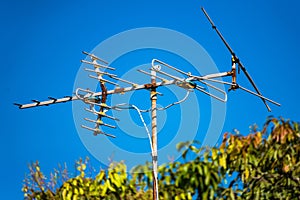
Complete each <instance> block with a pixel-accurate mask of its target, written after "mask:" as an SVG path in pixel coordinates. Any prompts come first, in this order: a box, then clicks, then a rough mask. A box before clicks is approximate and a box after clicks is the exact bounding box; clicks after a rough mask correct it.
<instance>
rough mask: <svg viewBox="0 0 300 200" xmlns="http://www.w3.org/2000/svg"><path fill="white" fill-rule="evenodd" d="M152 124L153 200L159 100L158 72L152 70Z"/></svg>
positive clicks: (155, 182)
mask: <svg viewBox="0 0 300 200" xmlns="http://www.w3.org/2000/svg"><path fill="white" fill-rule="evenodd" d="M151 75H152V76H151V84H152V88H151V93H150V98H151V126H152V150H153V152H152V153H153V154H152V165H153V169H152V170H153V171H152V174H153V200H157V199H158V196H157V195H158V191H157V190H158V182H157V118H156V101H157V94H156V78H155V75H156V72H155V71H154V70H151Z"/></svg>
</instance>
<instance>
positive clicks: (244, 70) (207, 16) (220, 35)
mask: <svg viewBox="0 0 300 200" xmlns="http://www.w3.org/2000/svg"><path fill="white" fill-rule="evenodd" d="M201 10H202V11H203V13H204V15H205V16H206V18H207V19H208V21H209V22H210V24H211V26H212V28H213V29H214V30H215V31H216V33H217V34H218V36H219V37H220V38H221V40H222V41H223V43H224V44H225V46H226V47H227V49H228V50H229V52H230V54H231V56H232V58H231V60H232V71H231V75H232V85H231V87H230V90H235V89H238V88H240V89H243V90H244V91H246V92H248V93H250V94H253V95H256V96H258V97H260V98H261V99H262V101H263V103H264V104H265V105H266V107H267V109H268V111H269V112H270V111H271V108H270V107H269V105H268V104H267V102H266V100H267V99H266V98H265V97H264V96H263V95H262V94H261V92H260V91H259V89H258V87H257V86H256V85H255V83H254V81H253V79H252V78H251V76H250V74H249V73H248V72H247V70H246V68H245V67H244V65H243V64H242V62H241V61H240V59H239V58H238V57H237V55H236V54H235V52H234V51H233V49H232V48H231V47H230V45H229V44H228V43H227V42H226V40H225V38H224V37H223V35H222V34H221V32H220V31H219V30H218V29H217V27H216V25H215V24H214V23H213V21H212V19H211V18H210V17H209V15H208V13H207V12H206V11H205V9H204V8H203V7H202V8H201ZM236 64H237V65H238V68H239V69H242V71H243V72H244V74H245V75H246V77H247V79H248V80H249V82H250V83H251V85H252V86H253V88H254V89H255V91H256V93H254V92H252V91H250V90H248V89H245V88H243V87H241V86H238V85H237V84H235V81H236V68H235V65H236ZM270 102H271V103H274V104H275V105H277V106H280V104H279V103H277V102H274V101H270Z"/></svg>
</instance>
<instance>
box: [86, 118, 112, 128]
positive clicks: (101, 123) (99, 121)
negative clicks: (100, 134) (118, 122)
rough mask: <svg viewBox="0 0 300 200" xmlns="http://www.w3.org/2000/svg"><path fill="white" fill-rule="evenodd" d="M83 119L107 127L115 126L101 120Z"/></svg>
mask: <svg viewBox="0 0 300 200" xmlns="http://www.w3.org/2000/svg"><path fill="white" fill-rule="evenodd" d="M84 120H86V121H88V122H92V123H96V124H99V125H100V126H107V127H110V128H117V127H116V126H113V125H110V124H106V123H104V122H103V121H101V120H92V119H89V118H84Z"/></svg>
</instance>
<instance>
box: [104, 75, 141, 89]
mask: <svg viewBox="0 0 300 200" xmlns="http://www.w3.org/2000/svg"><path fill="white" fill-rule="evenodd" d="M110 78H112V79H116V80H118V81H121V82H124V83H127V84H130V85H132V86H133V87H135V86H137V85H138V84H136V83H133V82H130V81H127V80H124V79H121V78H118V77H115V76H111V77H110Z"/></svg>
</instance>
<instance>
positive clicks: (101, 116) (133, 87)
mask: <svg viewBox="0 0 300 200" xmlns="http://www.w3.org/2000/svg"><path fill="white" fill-rule="evenodd" d="M201 9H202V11H203V13H204V14H205V16H206V17H207V19H208V20H209V22H210V23H211V25H212V27H213V29H214V30H215V31H216V32H217V34H218V35H219V37H220V38H221V40H222V41H223V42H224V44H225V46H226V47H227V49H228V50H229V51H230V53H231V57H232V66H231V70H230V71H227V72H220V73H214V74H207V75H204V76H201V75H194V74H192V73H190V72H185V71H182V70H181V69H178V68H176V67H174V66H171V65H169V64H167V63H166V62H163V61H161V60H158V59H153V60H152V63H151V68H150V72H149V71H144V70H138V71H139V72H140V73H142V74H145V75H147V76H150V82H148V83H144V84H136V83H134V82H131V81H128V80H125V79H122V78H119V77H118V76H117V75H116V74H113V73H111V72H106V71H105V70H111V71H113V70H115V68H113V67H111V66H109V63H108V62H107V61H105V60H103V59H101V58H99V57H98V56H96V55H94V54H92V53H88V52H85V51H83V52H82V53H83V54H85V55H86V56H87V57H88V58H89V60H81V62H82V63H85V64H88V65H89V66H93V68H84V70H85V71H87V72H90V73H93V74H94V75H92V74H89V77H90V78H93V79H96V80H97V81H98V82H99V85H100V89H101V91H91V90H90V89H83V88H77V89H76V90H75V95H73V96H65V97H62V98H54V97H50V96H49V97H48V100H45V101H38V100H32V103H28V104H19V103H14V104H15V105H16V106H18V107H19V108H20V109H26V108H33V107H40V106H49V105H52V104H58V103H65V102H69V101H75V100H81V101H82V102H84V103H85V104H87V106H88V107H86V108H85V110H86V111H87V112H90V113H92V114H94V115H95V116H96V118H95V119H89V118H84V119H85V121H87V122H89V123H94V127H90V126H87V125H83V124H82V125H81V127H82V128H84V129H87V130H90V131H92V132H93V134H94V135H98V134H102V135H105V136H108V137H112V138H115V135H113V134H110V133H106V132H104V131H103V130H102V128H101V127H103V126H105V127H109V128H113V129H114V128H116V126H114V125H111V124H109V122H104V121H106V120H107V121H109V120H113V121H119V119H118V118H115V117H114V116H111V115H108V114H106V112H107V111H108V110H111V109H114V110H123V109H135V110H137V111H138V114H139V116H140V118H141V120H142V122H143V124H144V126H145V129H146V131H147V133H148V137H149V141H150V147H151V153H152V165H153V169H152V170H153V177H154V178H153V199H154V200H156V199H158V182H157V157H158V155H157V128H156V127H157V117H156V116H157V111H160V110H165V109H168V108H170V107H171V106H174V105H177V104H180V103H182V102H184V101H185V100H186V99H187V98H188V96H189V94H190V92H193V91H195V90H197V91H200V92H202V93H204V94H206V95H208V96H210V97H212V98H214V99H216V100H218V101H221V102H227V93H226V91H223V90H222V89H220V88H219V87H216V86H215V84H225V85H228V86H229V89H228V91H230V90H233V91H234V90H236V89H242V90H244V91H246V92H248V93H250V94H252V95H255V96H257V97H259V98H261V99H262V101H263V103H264V104H265V105H266V107H267V109H268V111H271V109H270V107H269V106H268V104H267V102H270V103H272V104H275V105H277V106H280V104H279V103H277V102H275V101H273V100H271V99H269V98H266V97H264V96H262V94H261V93H260V91H259V90H258V88H257V86H256V85H255V83H254V81H253V79H252V78H251V76H250V74H249V73H248V72H247V70H246V68H245V67H244V65H243V64H242V63H241V61H240V59H239V58H238V57H237V56H236V54H235V53H234V51H233V50H232V49H231V47H230V46H229V44H228V43H227V42H226V40H225V39H224V37H223V36H222V34H221V33H220V31H219V30H218V29H217V28H216V26H215V24H214V23H213V22H212V20H211V18H210V17H209V15H208V14H207V12H206V11H205V9H204V8H201ZM237 67H238V72H239V71H240V69H241V70H242V71H243V72H244V74H245V75H246V77H247V79H248V80H249V82H250V83H251V84H252V86H253V87H254V89H255V91H256V92H253V91H251V90H249V89H247V88H245V87H242V86H241V85H239V84H238V83H237V73H236V68H237ZM165 69H169V71H173V72H176V75H174V74H172V73H168V72H166V71H165ZM158 74H159V75H158ZM178 74H180V75H181V76H178ZM225 77H231V82H226V81H223V80H220V78H225ZM116 81H117V82H116ZM210 82H213V83H215V84H214V85H213V84H211V83H210ZM121 83H122V84H125V85H127V87H125V86H121V85H120V84H121ZM107 85H112V86H113V87H114V88H113V89H111V90H108V89H107ZM168 85H176V86H178V87H180V88H183V89H184V90H185V91H186V95H185V97H184V98H183V99H181V100H179V101H177V102H173V103H171V104H169V105H167V106H165V107H163V108H158V107H157V105H156V102H157V95H158V94H159V95H162V94H161V93H159V92H158V91H157V88H159V87H163V86H168ZM208 88H209V90H208ZM137 90H149V91H150V100H151V108H150V109H148V110H140V109H138V107H137V106H135V105H131V104H118V105H107V104H106V101H107V98H108V97H109V95H113V94H123V93H126V92H132V91H137ZM212 91H214V92H213V93H212ZM141 112H151V127H152V130H151V131H152V134H151V135H150V133H149V131H148V128H147V126H146V124H145V122H144V119H143V117H142V115H141Z"/></svg>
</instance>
